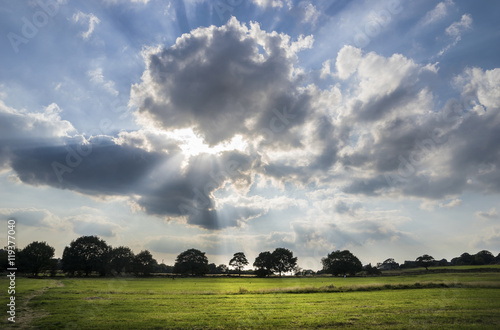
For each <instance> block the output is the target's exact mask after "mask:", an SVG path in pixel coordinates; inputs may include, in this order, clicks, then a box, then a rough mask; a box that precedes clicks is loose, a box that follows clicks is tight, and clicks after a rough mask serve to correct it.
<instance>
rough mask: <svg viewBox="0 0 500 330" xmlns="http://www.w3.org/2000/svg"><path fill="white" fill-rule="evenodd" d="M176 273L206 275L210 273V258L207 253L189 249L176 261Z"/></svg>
mask: <svg viewBox="0 0 500 330" xmlns="http://www.w3.org/2000/svg"><path fill="white" fill-rule="evenodd" d="M174 273H181V274H191V275H205V274H206V273H208V258H207V257H206V256H205V252H201V251H200V250H197V249H189V250H187V251H184V252H182V253H181V254H179V255H178V256H177V258H176V259H175V265H174Z"/></svg>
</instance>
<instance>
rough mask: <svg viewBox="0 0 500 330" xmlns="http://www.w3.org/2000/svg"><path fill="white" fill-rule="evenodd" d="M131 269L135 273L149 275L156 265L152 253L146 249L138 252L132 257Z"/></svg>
mask: <svg viewBox="0 0 500 330" xmlns="http://www.w3.org/2000/svg"><path fill="white" fill-rule="evenodd" d="M132 264H133V270H134V273H135V274H136V275H140V274H142V275H144V276H149V275H151V273H152V272H153V270H154V269H155V266H156V265H157V262H156V260H155V259H154V258H153V255H152V254H151V252H149V251H148V250H144V251H141V252H139V253H138V254H137V255H136V256H135V257H134V259H133V263H132Z"/></svg>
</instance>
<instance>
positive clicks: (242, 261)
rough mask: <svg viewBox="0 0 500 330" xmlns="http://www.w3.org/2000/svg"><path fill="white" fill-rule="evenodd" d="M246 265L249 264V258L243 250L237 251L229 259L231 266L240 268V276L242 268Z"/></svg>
mask: <svg viewBox="0 0 500 330" xmlns="http://www.w3.org/2000/svg"><path fill="white" fill-rule="evenodd" d="M246 265H248V260H247V257H246V256H245V253H243V252H236V253H235V254H234V255H233V257H232V258H231V260H229V266H232V267H234V268H235V269H237V270H238V276H241V269H242V268H243V267H244V266H246Z"/></svg>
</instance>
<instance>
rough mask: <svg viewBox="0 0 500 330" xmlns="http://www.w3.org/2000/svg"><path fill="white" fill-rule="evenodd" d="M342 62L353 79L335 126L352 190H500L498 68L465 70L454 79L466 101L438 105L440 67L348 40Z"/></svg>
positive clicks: (433, 193)
mask: <svg viewBox="0 0 500 330" xmlns="http://www.w3.org/2000/svg"><path fill="white" fill-rule="evenodd" d="M336 67H337V73H336V75H337V76H338V77H339V78H340V79H342V80H343V81H344V84H345V86H344V88H343V91H344V92H343V95H342V107H340V108H338V109H337V110H336V112H337V115H336V116H337V122H336V125H335V127H338V130H341V132H339V137H340V138H341V141H342V143H343V144H344V146H343V147H342V148H340V149H339V151H338V154H339V156H340V157H339V158H340V160H341V162H342V163H343V164H344V166H346V168H347V169H348V170H349V171H350V172H349V175H350V179H349V180H346V181H345V182H346V185H345V186H344V191H346V192H349V193H351V194H364V195H369V196H377V195H397V194H403V195H406V196H414V197H419V198H424V199H433V200H439V199H446V198H451V197H452V196H457V195H459V194H461V193H462V192H463V191H465V190H467V189H480V190H481V191H485V192H493V193H496V192H498V191H500V189H499V188H500V187H499V185H498V182H499V181H498V178H499V177H500V173H499V171H498V166H497V165H496V164H498V162H499V161H500V160H499V159H498V155H499V151H498V148H499V147H498V143H496V142H495V141H499V140H500V136H499V135H498V134H499V131H498V130H497V129H495V125H496V124H494V123H496V122H498V120H499V119H498V116H499V111H498V105H499V103H500V102H499V98H498V86H499V85H500V82H499V77H498V74H499V71H498V69H494V70H487V71H483V70H481V69H477V68H475V69H465V70H464V73H463V74H461V75H459V76H457V77H456V78H455V79H454V82H453V83H454V85H455V86H456V88H458V89H459V90H460V92H461V94H462V99H461V100H455V99H450V100H449V101H448V102H447V103H446V104H445V105H444V106H443V107H442V108H441V109H436V105H435V102H434V96H433V94H432V92H431V90H430V89H429V88H428V86H429V85H430V81H431V80H432V79H433V77H435V75H436V73H437V70H436V68H435V66H434V65H419V64H416V63H415V62H413V61H412V60H411V59H408V58H406V57H404V56H401V55H398V54H394V55H392V56H391V57H389V58H385V57H383V56H380V55H378V54H375V53H368V54H363V53H361V51H360V50H359V49H356V48H353V47H351V46H346V47H344V48H343V49H341V50H340V51H339V54H338V57H337V61H336ZM485 104H487V105H488V111H484V106H485ZM473 132H475V133H473Z"/></svg>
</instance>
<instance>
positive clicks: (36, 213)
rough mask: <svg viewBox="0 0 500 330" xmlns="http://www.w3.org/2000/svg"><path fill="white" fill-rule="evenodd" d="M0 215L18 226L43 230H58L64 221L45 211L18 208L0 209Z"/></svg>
mask: <svg viewBox="0 0 500 330" xmlns="http://www.w3.org/2000/svg"><path fill="white" fill-rule="evenodd" d="M0 215H2V217H4V218H5V219H6V220H7V219H14V220H16V224H17V225H21V226H29V227H42V228H53V229H55V228H58V227H60V226H61V225H62V222H63V221H62V219H61V218H60V217H59V216H57V215H55V214H53V213H52V212H50V211H48V210H45V209H36V208H16V209H9V208H3V209H0Z"/></svg>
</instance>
